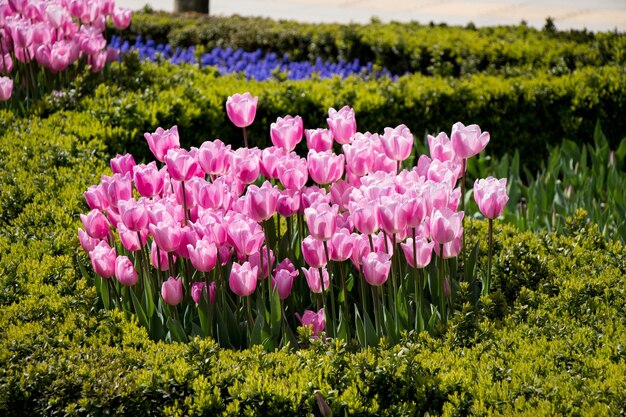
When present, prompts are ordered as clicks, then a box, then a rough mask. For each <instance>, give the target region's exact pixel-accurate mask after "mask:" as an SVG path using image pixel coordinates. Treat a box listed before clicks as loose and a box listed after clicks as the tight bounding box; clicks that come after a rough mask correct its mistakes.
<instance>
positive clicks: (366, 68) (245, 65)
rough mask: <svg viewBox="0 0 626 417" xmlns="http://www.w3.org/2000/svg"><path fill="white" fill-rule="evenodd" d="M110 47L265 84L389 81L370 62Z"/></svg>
mask: <svg viewBox="0 0 626 417" xmlns="http://www.w3.org/2000/svg"><path fill="white" fill-rule="evenodd" d="M110 44H111V46H112V47H114V48H119V49H120V52H122V53H124V52H129V51H137V53H138V54H139V57H140V58H141V59H149V60H151V61H157V60H158V59H159V58H160V59H165V60H168V61H170V62H171V63H172V64H181V63H199V64H200V65H201V66H215V67H217V69H218V70H219V72H220V73H221V74H230V73H239V72H243V73H245V75H246V78H247V79H252V78H254V79H256V80H259V81H262V80H267V79H268V78H272V77H275V76H276V75H278V74H282V75H283V76H285V77H286V78H287V79H289V80H303V79H308V78H311V77H312V76H313V74H317V76H319V77H321V78H332V77H334V76H339V77H341V78H345V77H347V76H349V75H352V74H359V75H361V76H364V77H369V78H371V77H374V78H378V77H391V76H392V75H391V73H390V72H389V71H388V70H387V69H386V68H383V69H375V68H374V65H373V64H372V63H371V62H368V63H367V64H366V65H362V64H361V63H360V61H359V60H358V59H355V60H354V61H352V62H345V61H343V60H339V61H338V62H329V61H322V59H321V58H317V59H316V60H315V63H311V62H308V61H300V62H292V61H290V60H289V58H288V57H287V55H286V54H285V55H284V56H283V57H282V58H279V57H278V55H276V54H275V53H273V52H271V53H268V54H263V52H262V51H261V50H260V49H257V50H256V51H253V52H246V51H244V50H243V49H232V48H225V49H224V48H215V49H213V50H212V51H210V52H208V53H204V54H201V55H200V56H198V54H197V53H196V48H195V47H193V46H192V47H189V48H175V49H173V48H172V47H171V46H170V45H169V44H166V45H164V44H156V43H154V41H152V40H147V41H144V40H143V39H142V38H141V37H137V39H136V40H135V42H134V43H133V44H131V43H130V42H129V41H127V40H125V41H123V42H122V41H121V40H120V38H119V37H117V36H114V37H113V38H112V40H111V43H110Z"/></svg>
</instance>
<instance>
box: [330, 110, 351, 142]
mask: <svg viewBox="0 0 626 417" xmlns="http://www.w3.org/2000/svg"><path fill="white" fill-rule="evenodd" d="M326 121H327V122H328V127H329V128H330V131H331V132H332V133H333V137H334V138H335V140H336V141H337V143H339V144H341V145H344V144H346V143H350V139H351V138H352V136H354V134H355V133H356V119H355V118H354V110H353V109H351V108H350V107H349V106H344V107H342V108H341V109H340V110H339V111H337V110H335V109H333V108H330V109H329V110H328V119H326Z"/></svg>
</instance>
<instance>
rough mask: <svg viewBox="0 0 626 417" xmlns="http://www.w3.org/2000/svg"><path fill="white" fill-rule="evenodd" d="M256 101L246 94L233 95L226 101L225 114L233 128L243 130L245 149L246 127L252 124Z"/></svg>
mask: <svg viewBox="0 0 626 417" xmlns="http://www.w3.org/2000/svg"><path fill="white" fill-rule="evenodd" d="M258 101H259V98H258V97H252V95H251V94H250V93H248V92H246V93H243V94H234V95H232V96H229V97H228V99H227V100H226V113H227V114H228V118H229V119H230V121H231V122H233V124H234V125H235V126H237V127H240V128H242V129H243V142H244V145H245V147H246V148H247V147H248V135H247V134H246V127H248V126H250V125H251V124H252V122H254V116H255V115H256V106H257V103H258Z"/></svg>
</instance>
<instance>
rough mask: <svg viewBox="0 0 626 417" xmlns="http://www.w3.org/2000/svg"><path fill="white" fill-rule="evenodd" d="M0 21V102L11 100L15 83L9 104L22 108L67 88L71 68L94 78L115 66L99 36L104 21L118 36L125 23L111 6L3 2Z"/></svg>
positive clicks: (82, 0)
mask: <svg viewBox="0 0 626 417" xmlns="http://www.w3.org/2000/svg"><path fill="white" fill-rule="evenodd" d="M0 15H2V19H1V23H0V31H1V32H2V42H1V43H0V74H8V75H10V76H11V77H12V78H9V77H8V76H4V77H0V101H7V100H9V99H10V98H11V96H12V94H13V87H14V83H15V84H16V87H17V86H19V88H16V89H15V90H16V92H18V93H19V94H18V96H17V97H15V99H14V100H12V102H16V106H18V105H23V103H22V101H23V100H25V103H26V106H27V107H28V106H29V104H30V103H31V102H32V101H33V100H34V99H35V98H37V97H41V95H43V94H42V92H43V91H45V90H47V91H50V90H52V87H59V86H62V85H63V84H68V83H67V79H68V74H67V73H66V71H68V70H69V69H71V67H72V66H73V67H78V66H79V64H80V65H82V66H88V67H89V68H90V70H91V71H92V72H99V71H101V70H102V68H104V66H105V64H106V63H107V62H111V61H114V60H116V59H117V57H118V51H117V50H116V49H114V48H111V47H107V41H106V39H105V37H104V34H103V33H104V30H105V27H106V24H107V21H108V20H110V21H111V22H112V24H113V25H114V26H115V28H116V29H118V30H123V29H126V28H127V27H128V25H129V24H130V19H131V11H130V10H128V9H124V8H119V7H116V6H115V2H114V1H113V0H99V1H86V0H72V1H71V2H69V1H58V0H54V1H47V2H44V1H26V0H9V1H5V2H3V3H2V4H0ZM75 72H76V71H75V68H74V71H73V73H75ZM64 81H65V83H64ZM42 86H47V87H48V88H47V89H45V88H42Z"/></svg>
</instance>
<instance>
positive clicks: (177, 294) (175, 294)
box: [161, 277, 183, 306]
mask: <svg viewBox="0 0 626 417" xmlns="http://www.w3.org/2000/svg"><path fill="white" fill-rule="evenodd" d="M161 297H163V301H165V303H166V304H169V305H171V306H175V305H178V304H180V302H181V301H183V281H182V280H181V279H180V278H178V279H177V278H174V277H169V278H168V279H167V281H165V282H163V285H162V286H161Z"/></svg>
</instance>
